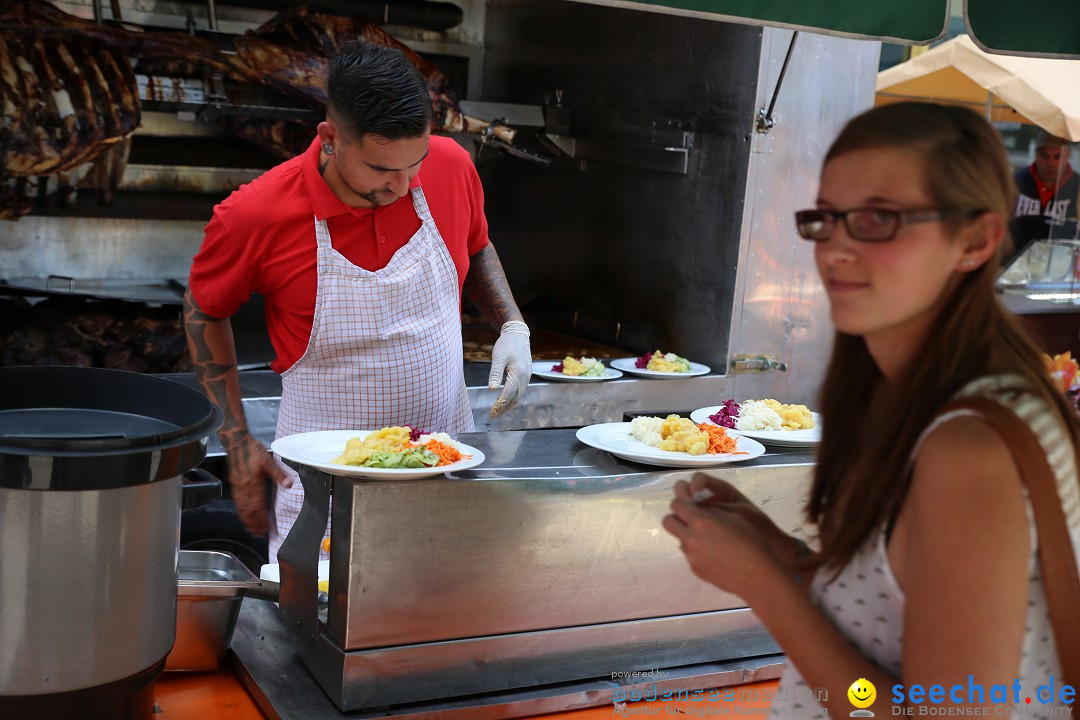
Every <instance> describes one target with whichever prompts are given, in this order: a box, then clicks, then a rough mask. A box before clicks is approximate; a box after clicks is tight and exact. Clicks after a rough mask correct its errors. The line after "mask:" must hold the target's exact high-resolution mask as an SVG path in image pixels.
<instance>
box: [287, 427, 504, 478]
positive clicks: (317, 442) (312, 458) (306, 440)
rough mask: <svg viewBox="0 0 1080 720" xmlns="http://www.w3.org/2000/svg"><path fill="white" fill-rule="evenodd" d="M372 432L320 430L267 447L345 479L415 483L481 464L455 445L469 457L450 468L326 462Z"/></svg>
mask: <svg viewBox="0 0 1080 720" xmlns="http://www.w3.org/2000/svg"><path fill="white" fill-rule="evenodd" d="M371 432H373V431H372V430H321V431H319V432H309V433H298V434H296V435H286V436H285V437H283V438H278V439H277V440H275V441H274V443H273V444H272V445H271V446H270V449H271V450H272V451H274V452H276V453H277V454H278V455H280V456H281V457H283V458H285V459H286V460H292V461H293V462H298V463H302V464H304V465H310V466H311V467H313V468H317V469H319V470H323V471H325V472H328V473H332V474H334V475H344V476H346V477H360V478H370V479H377V480H416V479H419V478H425V477H434V476H436V475H442V474H443V473H452V472H459V471H461V470H468V469H469V468H473V467H476V466H477V465H479V464H480V463H482V462H484V453H482V452H480V451H479V450H477V449H476V448H474V447H473V446H471V445H466V444H465V443H460V442H456V441H455V443H456V444H457V447H458V450H460V451H461V454H462V455H472V457H471V458H464V459H462V460H458V461H457V462H456V463H451V464H450V465H443V466H442V467H430V468H374V467H358V466H356V465H335V464H334V463H332V462H330V461H331V460H333V459H334V458H336V457H337V456H338V455H341V454H342V453H343V452H345V443H347V442H348V441H349V440H352V439H353V438H355V437H358V438H363V437H367V436H368V435H369V434H370V433H371Z"/></svg>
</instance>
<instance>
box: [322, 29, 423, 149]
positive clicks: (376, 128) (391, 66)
mask: <svg viewBox="0 0 1080 720" xmlns="http://www.w3.org/2000/svg"><path fill="white" fill-rule="evenodd" d="M327 98H328V103H327V105H328V108H327V109H328V110H329V111H330V112H332V113H333V114H334V116H335V117H337V118H338V119H339V120H341V122H343V123H344V125H345V127H344V130H345V131H346V132H348V133H349V135H351V136H352V137H353V138H354V139H359V138H360V137H361V136H363V135H368V134H371V135H378V136H380V137H384V138H386V139H387V140H406V139H412V138H418V137H421V136H422V135H423V134H424V133H425V132H427V130H428V129H429V128H430V127H431V115H432V111H431V98H430V96H429V95H428V90H427V84H426V83H425V82H424V78H423V76H422V75H421V74H420V72H419V71H418V70H417V69H416V68H415V67H414V66H413V64H412V63H410V62H409V60H408V58H406V57H405V54H404V53H403V52H401V51H400V50H397V49H396V48H390V47H385V46H383V45H376V44H374V43H369V42H364V41H363V40H353V41H351V42H349V43H347V44H346V45H345V46H344V47H343V48H342V50H341V54H339V55H338V56H337V57H335V58H334V59H333V60H331V62H330V75H329V77H328V79H327Z"/></svg>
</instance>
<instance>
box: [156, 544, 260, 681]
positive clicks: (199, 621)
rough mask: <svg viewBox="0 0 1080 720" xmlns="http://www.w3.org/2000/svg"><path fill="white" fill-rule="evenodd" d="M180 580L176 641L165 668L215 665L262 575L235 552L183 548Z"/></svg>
mask: <svg viewBox="0 0 1080 720" xmlns="http://www.w3.org/2000/svg"><path fill="white" fill-rule="evenodd" d="M176 585H177V603H176V643H175V644H174V645H173V649H172V652H170V653H169V656H168V658H167V659H166V660H165V669H166V670H197V671H205V670H216V669H217V668H219V667H220V666H221V663H222V662H223V661H224V660H225V656H226V654H228V652H229V645H230V643H231V642H232V634H233V630H234V629H235V628H236V618H237V616H238V615H239V614H240V603H241V602H242V601H243V599H244V598H243V595H244V593H245V591H247V590H248V589H249V588H257V587H259V585H260V582H259V579H258V578H257V577H255V575H254V574H253V573H252V572H251V571H250V570H248V569H247V568H246V567H245V566H244V564H243V563H241V562H240V560H238V559H237V558H236V556H235V555H232V554H231V553H225V552H214V551H209V550H181V551H180V562H179V565H178V567H177V583H176Z"/></svg>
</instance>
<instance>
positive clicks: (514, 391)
mask: <svg viewBox="0 0 1080 720" xmlns="http://www.w3.org/2000/svg"><path fill="white" fill-rule="evenodd" d="M504 370H505V371H506V385H505V386H504V387H503V391H502V392H501V393H499V397H498V399H497V400H496V401H495V404H494V405H492V406H491V417H498V416H499V415H502V414H503V413H504V412H506V411H507V410H509V409H510V408H512V407H514V405H515V404H516V403H517V401H518V398H520V397H521V396H522V395H523V394H524V393H525V388H527V387H528V386H529V378H531V377H532V348H530V347H529V326H528V325H526V324H525V323H523V322H521V321H520V320H511V321H510V322H507V323H503V326H502V330H501V331H500V333H499V339H498V340H497V341H495V347H494V348H492V350H491V373H490V374H489V375H488V389H489V390H498V389H499V385H500V384H502V380H503V371H504Z"/></svg>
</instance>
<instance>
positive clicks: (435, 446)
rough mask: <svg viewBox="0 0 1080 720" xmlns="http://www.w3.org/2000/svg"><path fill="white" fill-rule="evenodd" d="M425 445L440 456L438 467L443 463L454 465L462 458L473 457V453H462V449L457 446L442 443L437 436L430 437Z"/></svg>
mask: <svg viewBox="0 0 1080 720" xmlns="http://www.w3.org/2000/svg"><path fill="white" fill-rule="evenodd" d="M424 447H426V448H427V449H428V450H430V451H431V452H433V453H435V455H437V456H438V458H439V464H438V465H436V467H440V466H442V465H453V464H454V463H456V462H457V461H458V460H461V459H462V458H471V457H472V455H462V454H461V451H460V450H458V449H457V448H456V447H451V446H450V445H447V444H446V443H441V442H439V441H438V440H436V439H435V438H431V439H429V440H428V441H427V442H426V443H425V444H424Z"/></svg>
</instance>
